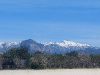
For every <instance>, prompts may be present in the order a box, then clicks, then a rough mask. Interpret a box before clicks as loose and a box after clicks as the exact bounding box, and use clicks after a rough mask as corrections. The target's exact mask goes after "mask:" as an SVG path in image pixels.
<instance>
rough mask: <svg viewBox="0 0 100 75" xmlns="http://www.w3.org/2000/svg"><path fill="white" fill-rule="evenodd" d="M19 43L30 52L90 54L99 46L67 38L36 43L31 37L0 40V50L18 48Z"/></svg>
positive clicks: (99, 49)
mask: <svg viewBox="0 0 100 75" xmlns="http://www.w3.org/2000/svg"><path fill="white" fill-rule="evenodd" d="M21 45H24V46H26V47H27V48H28V49H29V50H30V52H36V51H41V52H44V53H55V52H56V53H65V52H70V51H82V52H84V53H86V52H87V53H88V54H90V53H91V51H93V52H94V53H95V54H96V53H100V48H99V47H92V46H90V45H88V44H81V43H76V42H73V41H69V40H63V41H62V42H48V43H37V42H36V41H34V40H32V39H28V40H22V41H18V42H6V43H4V42H0V52H4V51H5V50H7V49H10V48H14V47H15V48H19V47H20V46H21ZM95 51H96V52H95Z"/></svg>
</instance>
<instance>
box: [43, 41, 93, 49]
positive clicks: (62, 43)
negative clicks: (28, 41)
mask: <svg viewBox="0 0 100 75" xmlns="http://www.w3.org/2000/svg"><path fill="white" fill-rule="evenodd" d="M42 44H44V46H47V45H54V44H55V45H59V46H62V47H66V48H68V47H71V46H73V47H74V46H75V47H91V46H90V45H87V44H80V43H75V42H72V41H69V40H63V41H62V42H60V43H59V42H55V43H53V42H48V43H42Z"/></svg>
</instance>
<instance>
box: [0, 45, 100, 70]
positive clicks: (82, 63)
mask: <svg viewBox="0 0 100 75" xmlns="http://www.w3.org/2000/svg"><path fill="white" fill-rule="evenodd" d="M54 68H55V69H56V68H57V69H58V68H65V69H66V68H70V69H72V68H100V54H97V55H93V54H90V55H86V54H78V52H76V51H72V52H66V53H65V54H57V53H54V54H46V53H42V52H40V51H37V52H34V53H30V51H29V49H28V48H27V47H25V46H21V47H20V48H11V49H9V50H7V51H5V52H4V53H2V54H0V69H54Z"/></svg>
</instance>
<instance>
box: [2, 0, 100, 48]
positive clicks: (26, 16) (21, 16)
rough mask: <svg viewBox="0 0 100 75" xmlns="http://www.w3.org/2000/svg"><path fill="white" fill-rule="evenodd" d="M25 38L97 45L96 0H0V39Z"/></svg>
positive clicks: (99, 9) (99, 12)
mask: <svg viewBox="0 0 100 75" xmlns="http://www.w3.org/2000/svg"><path fill="white" fill-rule="evenodd" d="M25 39H33V40H35V41H37V42H56V41H58V42H61V41H62V40H71V41H74V42H77V43H83V44H89V45H92V46H98V47H100V0H0V42H14V41H20V40H25Z"/></svg>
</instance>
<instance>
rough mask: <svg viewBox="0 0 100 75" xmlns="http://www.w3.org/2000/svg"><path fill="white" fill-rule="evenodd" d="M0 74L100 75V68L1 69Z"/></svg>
mask: <svg viewBox="0 0 100 75" xmlns="http://www.w3.org/2000/svg"><path fill="white" fill-rule="evenodd" d="M0 75H100V69H55V70H54V69H53V70H1V71H0Z"/></svg>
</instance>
